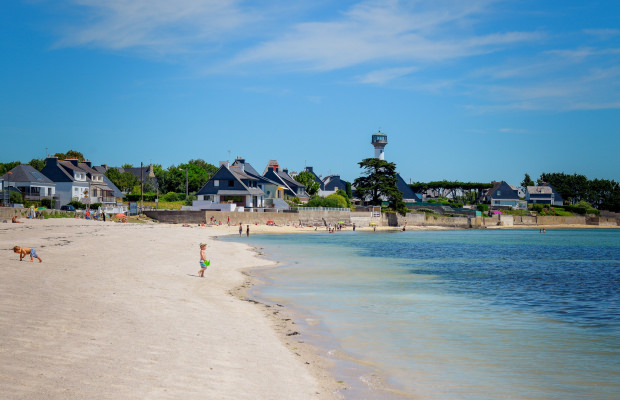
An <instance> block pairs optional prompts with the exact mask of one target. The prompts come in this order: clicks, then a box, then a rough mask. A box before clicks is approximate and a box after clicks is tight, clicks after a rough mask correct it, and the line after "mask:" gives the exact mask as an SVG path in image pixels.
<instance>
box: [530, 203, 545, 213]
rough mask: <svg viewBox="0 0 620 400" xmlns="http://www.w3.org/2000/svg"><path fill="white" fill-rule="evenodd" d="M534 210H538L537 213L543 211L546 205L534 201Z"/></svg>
mask: <svg viewBox="0 0 620 400" xmlns="http://www.w3.org/2000/svg"><path fill="white" fill-rule="evenodd" d="M531 208H532V211H536V212H537V213H541V212H542V211H543V210H544V208H545V207H544V206H543V205H542V204H537V203H534V204H532V207H531Z"/></svg>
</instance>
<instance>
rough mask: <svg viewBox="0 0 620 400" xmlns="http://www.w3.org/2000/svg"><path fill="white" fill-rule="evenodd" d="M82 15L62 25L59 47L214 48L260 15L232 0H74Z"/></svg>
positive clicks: (161, 50) (162, 50)
mask: <svg viewBox="0 0 620 400" xmlns="http://www.w3.org/2000/svg"><path fill="white" fill-rule="evenodd" d="M69 3H72V4H73V5H74V6H76V9H77V10H78V11H81V12H83V18H80V19H79V20H78V22H73V23H72V24H70V25H68V26H64V27H62V29H61V39H60V40H59V41H58V43H57V46H61V47H62V46H92V47H100V48H106V49H112V50H125V49H133V50H140V51H147V52H151V53H156V54H166V53H180V52H195V51H198V50H201V51H209V50H210V48H213V47H215V46H218V43H219V42H220V41H223V40H225V39H226V38H225V37H224V35H234V33H235V30H237V29H239V28H240V27H242V26H244V25H246V24H249V23H251V22H254V21H255V20H256V19H257V18H260V17H259V15H258V13H250V12H247V11H245V12H244V11H242V10H241V9H240V6H239V2H238V1H228V0H175V1H169V0H132V1H117V0H70V2H69Z"/></svg>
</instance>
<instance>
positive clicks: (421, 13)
mask: <svg viewBox="0 0 620 400" xmlns="http://www.w3.org/2000/svg"><path fill="white" fill-rule="evenodd" d="M489 3H490V2H489V1H470V2H460V1H454V2H443V3H441V6H437V7H434V8H431V7H427V8H421V7H420V8H421V9H418V7H417V6H418V5H420V4H421V3H418V2H414V3H413V5H410V4H409V3H407V4H403V3H401V2H397V1H388V2H365V3H361V4H358V5H356V6H354V7H352V8H351V9H349V10H347V11H345V12H343V13H342V15H341V16H340V17H339V18H335V19H333V20H331V21H324V22H304V23H300V24H297V25H295V26H292V27H291V28H290V29H289V30H288V31H286V32H285V33H284V34H283V35H281V36H279V37H277V38H274V39H272V40H268V41H265V42H263V43H261V44H259V45H257V46H254V47H252V48H248V49H245V50H242V51H241V52H240V53H239V54H238V55H237V56H236V57H235V58H233V60H232V64H233V65H240V64H241V65H243V64H255V63H277V64H279V65H282V66H285V67H286V68H289V69H296V70H314V71H329V70H335V69H341V68H347V67H352V66H356V65H360V64H370V63H386V62H403V61H408V62H411V61H424V62H433V61H441V60H447V59H455V58H460V57H468V56H472V55H476V54H484V53H488V52H492V51H496V50H498V49H501V48H503V47H504V46H508V45H514V44H516V43H525V42H531V41H535V40H538V39H540V38H541V36H542V35H541V34H540V33H537V32H506V33H492V34H482V35H475V34H471V33H468V32H467V31H466V30H464V29H462V26H463V25H467V24H466V23H465V21H466V20H467V19H468V18H471V17H474V16H475V15H476V14H478V13H480V12H481V10H482V9H484V6H485V5H488V4H489Z"/></svg>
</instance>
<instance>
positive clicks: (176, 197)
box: [161, 192, 185, 201]
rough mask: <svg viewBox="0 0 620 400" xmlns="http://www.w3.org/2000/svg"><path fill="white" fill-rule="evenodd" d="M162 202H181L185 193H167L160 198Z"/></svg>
mask: <svg viewBox="0 0 620 400" xmlns="http://www.w3.org/2000/svg"><path fill="white" fill-rule="evenodd" d="M161 200H163V201H183V200H185V193H175V192H168V193H166V194H164V195H163V196H161Z"/></svg>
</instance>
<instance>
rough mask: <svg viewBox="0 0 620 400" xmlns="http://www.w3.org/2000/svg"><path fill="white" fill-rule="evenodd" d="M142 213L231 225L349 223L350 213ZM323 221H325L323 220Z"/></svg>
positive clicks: (160, 218)
mask: <svg viewBox="0 0 620 400" xmlns="http://www.w3.org/2000/svg"><path fill="white" fill-rule="evenodd" d="M144 214H145V215H146V216H147V217H149V218H153V219H155V220H157V221H159V222H165V223H170V224H200V223H202V222H207V223H209V222H210V221H211V217H213V219H214V220H217V221H218V222H222V223H223V224H227V223H228V218H230V223H231V225H239V223H242V224H243V225H254V224H259V225H265V224H266V223H267V221H273V222H274V223H275V224H276V225H297V224H300V223H301V224H302V225H313V226H323V225H324V223H326V224H332V225H335V224H336V223H338V222H340V221H342V222H344V223H345V224H347V225H350V224H351V213H350V212H346V211H301V212H298V213H295V212H234V211H233V212H229V211H177V210H166V211H145V212H144ZM324 221H325V222H324Z"/></svg>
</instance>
